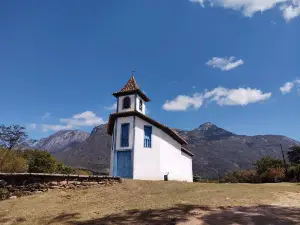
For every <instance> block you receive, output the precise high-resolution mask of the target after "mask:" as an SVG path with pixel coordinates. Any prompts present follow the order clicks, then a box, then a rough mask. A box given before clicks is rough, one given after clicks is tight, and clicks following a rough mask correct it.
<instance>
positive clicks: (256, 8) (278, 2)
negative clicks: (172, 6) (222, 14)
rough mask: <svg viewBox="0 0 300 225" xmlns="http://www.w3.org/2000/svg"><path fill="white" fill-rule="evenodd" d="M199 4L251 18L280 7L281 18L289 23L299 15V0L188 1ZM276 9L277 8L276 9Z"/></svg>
mask: <svg viewBox="0 0 300 225" xmlns="http://www.w3.org/2000/svg"><path fill="white" fill-rule="evenodd" d="M190 1H191V2H196V3H199V4H200V5H201V6H202V7H204V4H205V3H209V5H210V6H211V7H214V6H219V7H223V8H227V9H233V10H236V11H241V12H242V13H243V15H244V16H246V17H251V16H253V14H254V13H256V12H264V11H266V10H269V9H272V8H275V7H277V6H279V7H280V6H281V7H280V9H281V10H282V11H283V17H284V18H285V19H286V20H287V21H289V20H291V19H293V18H295V17H297V16H299V15H300V13H299V7H300V1H299V0H190ZM277 8H278V7H277Z"/></svg>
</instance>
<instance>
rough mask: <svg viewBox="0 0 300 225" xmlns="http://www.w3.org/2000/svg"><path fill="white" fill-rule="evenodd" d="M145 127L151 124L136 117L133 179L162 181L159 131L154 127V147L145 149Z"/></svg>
mask: <svg viewBox="0 0 300 225" xmlns="http://www.w3.org/2000/svg"><path fill="white" fill-rule="evenodd" d="M144 125H151V124H149V123H147V122H145V121H144V120H142V119H140V118H139V117H137V116H136V117H135V141H134V153H133V155H134V160H133V178H134V179H142V180H160V179H161V177H160V159H159V158H160V153H159V149H160V147H159V143H160V141H159V135H160V134H159V133H158V131H159V130H158V129H157V128H156V127H154V126H152V146H151V148H145V147H144Z"/></svg>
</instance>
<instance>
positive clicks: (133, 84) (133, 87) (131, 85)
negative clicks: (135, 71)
mask: <svg viewBox="0 0 300 225" xmlns="http://www.w3.org/2000/svg"><path fill="white" fill-rule="evenodd" d="M139 89H140V88H139V86H138V85H137V83H136V81H135V79H134V76H132V77H130V79H129V80H128V81H127V84H126V85H125V86H124V87H123V89H122V90H121V91H120V92H127V91H136V90H139Z"/></svg>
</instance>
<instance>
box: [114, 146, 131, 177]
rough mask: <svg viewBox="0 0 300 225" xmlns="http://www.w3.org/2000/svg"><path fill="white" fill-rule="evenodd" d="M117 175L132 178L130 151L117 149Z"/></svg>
mask: <svg viewBox="0 0 300 225" xmlns="http://www.w3.org/2000/svg"><path fill="white" fill-rule="evenodd" d="M117 176H118V177H123V178H132V161H131V151H117Z"/></svg>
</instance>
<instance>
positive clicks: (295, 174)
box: [288, 164, 300, 182]
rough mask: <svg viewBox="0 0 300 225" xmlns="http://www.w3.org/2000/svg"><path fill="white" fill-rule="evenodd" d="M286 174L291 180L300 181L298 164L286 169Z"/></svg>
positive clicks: (299, 166) (299, 165)
mask: <svg viewBox="0 0 300 225" xmlns="http://www.w3.org/2000/svg"><path fill="white" fill-rule="evenodd" d="M288 174H289V177H290V178H291V179H296V181H298V182H299V181H300V164H295V165H292V166H290V167H289V168H288Z"/></svg>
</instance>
